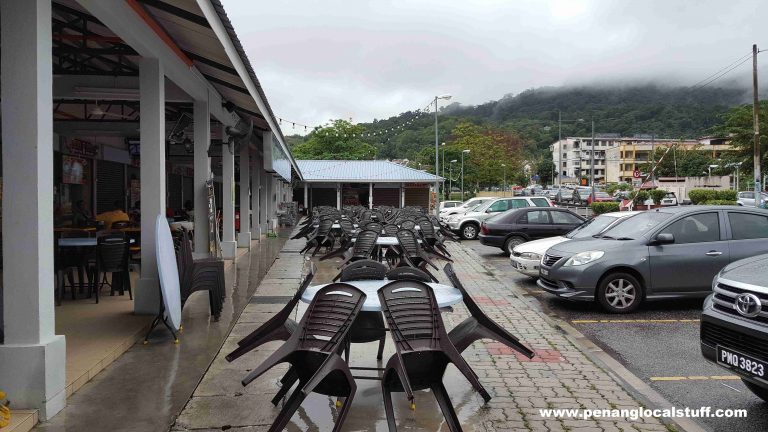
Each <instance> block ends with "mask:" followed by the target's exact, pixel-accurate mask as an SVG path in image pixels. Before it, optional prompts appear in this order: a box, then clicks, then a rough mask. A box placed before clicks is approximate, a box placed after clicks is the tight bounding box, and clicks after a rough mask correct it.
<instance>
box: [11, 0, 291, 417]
mask: <svg viewBox="0 0 768 432" xmlns="http://www.w3.org/2000/svg"><path fill="white" fill-rule="evenodd" d="M0 46H1V47H2V50H1V51H0V62H1V63H2V65H1V68H2V69H1V71H0V72H1V73H0V76H1V77H2V78H1V79H0V95H1V97H2V142H1V146H2V173H1V174H0V175H1V176H2V178H1V181H2V183H1V185H2V233H1V234H2V286H1V287H0V311H2V313H0V389H2V390H4V391H5V392H7V393H8V395H9V398H10V399H12V400H13V407H14V408H28V409H34V410H37V411H38V413H39V417H40V419H41V420H46V419H50V418H51V417H52V416H54V415H55V414H56V413H58V412H59V411H60V410H61V409H62V408H63V407H64V406H65V404H66V399H67V397H68V396H69V395H70V394H72V393H73V392H74V391H76V390H77V388H78V387H79V386H82V385H83V384H84V383H85V382H87V381H88V380H89V379H90V378H92V377H93V376H94V375H95V374H97V373H99V371H100V370H101V368H103V367H104V366H105V365H106V364H108V363H109V362H111V361H113V360H114V358H115V356H119V355H120V354H122V352H123V351H124V349H127V348H124V349H123V351H119V347H117V348H115V349H111V351H109V353H110V354H109V357H108V358H107V357H105V358H103V359H101V358H97V359H94V360H95V363H94V365H93V367H91V366H88V367H87V368H84V369H82V370H78V371H77V373H70V372H68V371H71V369H70V368H69V366H70V365H69V362H70V360H71V358H73V357H77V356H76V355H74V354H77V353H74V352H73V351H74V350H75V349H78V348H75V347H78V346H81V347H82V346H84V347H86V349H87V347H88V346H89V345H88V344H90V343H92V342H93V341H96V340H98V339H99V338H100V335H98V334H92V335H85V336H83V335H82V334H81V333H82V332H89V331H93V332H98V331H99V330H100V328H101V327H104V326H102V325H98V324H93V323H91V324H89V322H88V321H87V320H88V319H90V318H89V317H91V316H97V315H98V314H99V313H101V312H100V311H106V310H107V309H109V308H110V307H113V306H114V305H117V306H114V307H118V308H120V309H119V310H120V312H121V313H120V314H117V313H115V314H114V315H110V316H109V319H112V317H117V316H118V315H119V316H133V317H135V316H139V315H154V314H157V311H158V309H159V304H160V294H159V282H158V274H157V265H156V262H155V256H156V255H155V253H156V247H155V235H154V232H155V229H154V226H155V221H156V218H157V216H158V215H165V214H166V212H167V209H168V208H174V207H176V208H178V207H179V206H180V205H181V203H182V202H183V201H191V202H192V203H193V205H194V210H193V212H192V213H193V215H194V244H195V252H198V253H201V254H206V253H208V252H209V250H208V248H209V233H210V230H209V227H208V220H209V205H208V202H209V201H208V191H209V190H210V189H215V190H217V191H218V193H217V194H216V206H217V207H218V210H219V211H220V212H221V253H222V254H223V256H224V257H225V258H234V257H235V255H236V254H237V252H238V250H240V251H241V252H242V248H249V247H250V246H251V243H252V241H258V240H259V239H261V238H262V236H263V235H265V234H266V233H267V231H268V230H269V229H271V228H270V221H273V220H275V219H276V216H277V213H278V210H279V207H280V205H281V204H282V203H283V202H287V201H291V199H292V190H291V188H290V184H291V182H292V180H294V179H295V180H297V181H300V180H301V171H300V169H299V167H298V165H297V164H296V161H294V159H293V157H292V156H291V154H290V151H289V149H288V147H287V146H286V144H285V139H284V137H283V134H282V132H281V130H280V127H279V122H278V121H277V118H276V117H275V115H274V114H273V112H272V109H271V108H270V105H269V102H268V100H267V97H266V95H265V92H264V90H263V89H262V87H261V85H260V83H259V81H258V79H257V77H256V74H255V72H254V70H253V68H252V67H251V65H250V62H249V60H248V58H247V56H246V54H245V52H244V50H243V47H242V46H241V44H240V41H239V40H238V37H237V35H236V33H235V31H234V28H233V26H232V24H231V22H230V21H229V19H228V18H227V15H226V13H225V11H224V8H223V6H222V4H221V1H220V0H197V1H181V0H167V1H149V0H2V1H0ZM209 181H212V182H213V183H209ZM211 185H214V186H215V187H210V186H211ZM80 200H82V201H83V202H84V203H85V207H86V208H87V209H88V210H90V211H91V212H92V213H94V214H95V213H98V212H101V211H104V210H109V209H110V207H111V206H112V203H113V202H114V201H121V202H122V203H123V205H125V206H126V207H132V206H135V205H136V203H137V202H140V204H141V208H140V217H139V219H138V220H137V221H136V227H134V228H133V229H134V230H136V231H140V233H141V236H140V242H139V243H140V247H141V254H140V266H139V267H138V268H139V270H138V271H137V272H138V273H139V274H138V277H137V278H136V280H135V283H134V284H133V287H134V288H133V299H132V300H129V299H128V297H127V296H124V297H122V298H119V299H117V298H116V299H115V300H113V306H110V304H109V302H108V301H106V299H105V301H103V302H101V303H100V304H93V303H92V302H90V301H86V300H77V301H76V302H75V301H69V299H67V301H64V302H63V304H62V305H61V306H55V303H54V292H55V285H56V282H55V279H57V278H55V277H54V276H55V272H56V270H57V269H56V266H55V263H56V260H55V259H54V257H55V254H56V253H57V245H58V243H57V242H56V241H55V237H54V236H55V232H56V230H59V229H66V224H67V223H68V220H70V219H71V211H72V206H73V203H75V202H77V201H80ZM238 207H239V215H240V218H239V230H237V231H236V230H235V217H236V210H237V208H238ZM60 225H63V226H60ZM135 273H136V272H134V274H135ZM72 290H74V287H73V288H72ZM116 297H117V296H116ZM119 302H122V303H120V304H118V303H119ZM73 304H76V305H77V307H79V308H81V309H80V310H81V312H80V313H79V315H77V316H76V317H72V319H71V320H69V321H77V326H76V328H77V329H78V330H72V329H71V328H70V329H67V328H64V327H62V324H61V322H60V321H61V320H59V319H57V318H61V317H62V316H63V315H64V314H67V313H70V312H67V311H68V310H70V308H69V307H70V306H71V305H73ZM83 311H85V312H83ZM92 312H93V313H92ZM115 319H117V318H115ZM150 319H151V317H150ZM66 321H67V320H64V322H66ZM114 328H117V329H121V326H114ZM73 340H79V341H80V342H81V343H77V344H76V343H73V342H72V341H73ZM128 346H130V344H129V345H128ZM70 348H72V349H70ZM89 360H90V359H89ZM116 394H117V393H116ZM118 403H119V402H118ZM137 415H140V414H139V413H137Z"/></svg>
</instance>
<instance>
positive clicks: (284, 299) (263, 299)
mask: <svg viewBox="0 0 768 432" xmlns="http://www.w3.org/2000/svg"><path fill="white" fill-rule="evenodd" d="M292 298H293V297H291V296H253V297H251V300H250V301H249V302H248V303H251V304H286V303H288V302H289V301H290V300H291V299H292Z"/></svg>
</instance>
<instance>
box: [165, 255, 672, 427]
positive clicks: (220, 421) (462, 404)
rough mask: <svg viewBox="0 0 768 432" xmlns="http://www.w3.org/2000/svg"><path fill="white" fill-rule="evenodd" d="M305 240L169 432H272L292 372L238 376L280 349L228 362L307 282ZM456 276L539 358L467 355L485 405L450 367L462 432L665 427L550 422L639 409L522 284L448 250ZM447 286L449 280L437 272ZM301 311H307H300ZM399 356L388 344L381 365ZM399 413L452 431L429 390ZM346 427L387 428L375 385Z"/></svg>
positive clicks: (264, 289) (366, 359) (324, 417)
mask: <svg viewBox="0 0 768 432" xmlns="http://www.w3.org/2000/svg"><path fill="white" fill-rule="evenodd" d="M303 244H304V241H303V240H301V241H289V242H288V243H286V245H285V248H284V249H283V251H282V252H281V253H280V255H279V259H278V260H277V261H276V262H275V264H274V265H273V266H272V268H271V269H270V270H269V272H268V273H267V276H266V277H265V279H264V280H263V281H262V282H261V284H260V285H259V287H258V288H257V289H256V292H255V294H254V296H253V298H252V299H251V301H250V304H249V305H248V306H247V307H246V308H245V311H244V312H243V314H242V315H241V317H240V319H239V320H238V322H237V324H236V325H235V326H234V328H233V330H232V333H231V334H230V336H229V337H228V338H227V340H226V342H225V343H224V346H223V348H222V350H221V352H219V354H218V355H217V357H216V358H215V360H214V361H213V363H212V365H211V368H210V369H209V371H208V372H207V373H206V375H205V377H204V378H203V380H202V382H201V383H200V385H199V386H198V388H197V389H196V390H195V392H194V395H193V397H192V398H191V399H190V401H189V402H188V404H187V406H186V407H185V408H184V410H183V412H182V413H181V415H180V416H179V417H178V419H177V421H176V423H175V424H174V426H173V427H172V428H171V429H172V430H173V431H192V430H234V431H248V432H255V431H262V430H264V431H266V430H267V428H268V426H269V425H270V424H271V423H272V421H273V420H274V419H275V417H276V415H277V413H278V412H279V411H278V408H275V407H273V406H272V405H271V404H270V403H269V401H270V399H271V398H272V395H274V394H275V393H276V391H277V388H278V387H277V380H278V379H279V377H281V376H282V374H283V373H284V372H285V371H286V370H287V367H286V366H284V365H281V366H279V367H277V368H275V369H273V370H272V371H270V372H269V373H267V374H266V375H265V376H262V377H261V378H259V379H258V380H256V381H254V382H253V383H251V384H250V385H249V386H247V387H242V386H241V385H240V380H241V379H242V378H243V377H244V376H245V375H246V374H247V372H248V371H249V370H251V369H253V368H254V367H256V366H257V365H258V364H259V363H260V362H261V361H262V360H263V359H264V358H266V356H268V355H269V354H270V353H271V352H273V350H274V349H276V348H277V347H278V346H279V342H273V343H269V344H266V345H264V346H262V347H260V349H259V350H257V351H254V352H252V353H250V354H248V355H246V356H244V357H242V358H241V359H238V360H236V361H235V362H233V363H227V362H226V360H225V359H224V356H225V355H226V354H227V353H229V352H230V351H231V350H232V349H234V347H236V342H237V341H238V340H239V339H240V338H242V337H243V336H244V335H246V334H247V333H249V332H250V331H252V330H253V329H255V328H257V327H258V325H259V324H260V323H262V322H264V321H265V320H266V319H268V318H269V317H270V316H271V314H273V313H275V312H277V311H278V310H279V309H280V308H281V307H282V305H283V304H285V301H287V297H288V296H291V295H292V294H293V293H294V292H295V289H296V287H297V286H298V283H299V281H300V279H301V274H302V269H303V268H305V267H306V265H305V264H306V263H305V262H304V259H303V257H302V256H301V255H299V254H298V253H297V251H298V250H299V249H301V247H302V246H303ZM449 250H450V251H451V253H452V254H453V257H454V260H455V264H454V267H455V269H456V272H457V274H458V275H459V278H460V279H461V280H462V281H463V282H464V284H465V286H466V288H467V289H468V290H469V292H470V293H471V294H472V296H473V298H474V299H475V300H476V301H477V302H478V303H479V304H480V305H481V306H482V307H483V309H484V310H485V311H486V313H487V314H488V315H489V316H491V317H492V318H493V319H495V320H496V321H497V322H499V323H500V324H501V325H502V326H503V327H505V328H507V329H510V330H511V331H512V333H514V334H516V335H517V336H519V337H520V338H521V339H522V340H523V341H524V342H525V343H527V344H528V345H529V346H530V347H531V348H533V349H534V350H535V351H536V353H537V357H536V358H534V359H532V360H529V359H527V358H524V357H521V356H519V355H516V354H515V353H514V352H512V351H511V350H510V349H508V348H507V347H505V346H503V345H501V344H498V343H495V342H492V341H480V342H477V343H475V344H474V345H473V346H472V347H470V348H469V349H467V350H466V351H465V352H464V357H465V358H466V359H467V360H468V361H469V363H470V365H471V366H472V368H473V369H474V370H475V371H476V372H477V374H478V375H479V377H480V381H481V382H482V383H483V385H484V386H485V387H486V388H487V389H488V391H489V392H490V393H491V394H492V396H493V399H492V400H491V401H490V402H489V403H488V404H486V405H484V404H483V402H482V399H481V398H480V397H479V396H478V395H477V393H475V392H474V391H473V390H472V389H471V387H470V386H469V384H468V383H467V382H466V380H465V379H464V378H463V377H462V376H461V375H459V374H458V372H457V371H456V369H455V368H453V367H450V368H449V369H448V371H447V373H446V378H445V382H446V387H447V388H448V392H449V394H450V395H451V399H452V402H453V404H454V406H455V407H456V410H457V414H458V416H459V419H460V420H461V423H462V426H463V428H464V430H465V431H467V432H469V431H487V432H493V431H518V430H519V431H571V432H579V431H581V432H588V431H617V432H618V431H625V432H626V431H665V430H667V427H666V426H665V425H663V424H662V423H661V422H660V421H658V420H656V419H638V420H630V419H605V420H603V419H598V420H577V419H545V418H542V416H541V415H540V412H539V410H540V409H546V408H577V409H579V408H580V409H598V408H602V409H621V408H628V409H632V408H636V407H638V406H640V405H641V404H640V403H639V402H637V401H636V400H634V399H633V398H632V397H631V396H630V395H629V394H628V393H627V392H626V391H625V390H624V389H623V388H622V387H621V386H620V385H619V384H618V383H617V381H615V380H614V379H613V378H612V376H611V375H609V374H608V373H607V372H606V371H604V370H602V369H601V368H599V367H598V366H597V365H595V364H594V363H593V362H591V361H590V360H589V359H588V358H587V357H586V356H585V354H584V353H583V352H582V351H581V350H580V349H579V348H578V347H577V346H575V345H574V344H573V343H572V342H571V341H570V340H569V339H568V338H566V337H565V335H564V334H563V333H562V332H561V331H559V330H558V329H557V328H556V327H555V326H554V325H553V324H552V323H551V322H550V321H549V320H548V318H546V317H545V316H544V315H542V314H541V313H540V312H538V311H536V310H534V309H533V308H532V307H531V306H530V305H529V304H528V303H527V301H528V300H526V299H525V298H524V297H523V296H522V292H519V291H518V289H517V288H514V287H510V286H508V285H505V284H504V283H503V282H502V281H500V280H499V279H498V278H497V276H496V275H497V274H499V273H498V272H497V271H496V270H495V269H494V268H493V267H491V266H489V265H487V264H485V263H484V262H483V260H482V259H481V258H480V257H479V256H478V255H477V254H476V253H475V252H473V251H472V250H470V249H469V248H466V247H464V246H461V245H460V244H454V243H451V244H449ZM337 263H338V261H336V263H329V262H327V261H326V262H323V263H320V266H319V267H320V272H319V274H318V275H317V277H316V280H315V282H314V283H322V282H326V281H330V279H331V278H332V277H333V275H335V272H336V270H335V265H337ZM438 278H439V279H441V281H443V283H447V280H446V278H445V276H444V275H442V274H441V275H439V276H438ZM299 309H300V310H299V311H298V313H297V315H300V314H301V313H302V312H303V310H302V309H303V307H300V308H299ZM466 316H467V312H466V310H465V308H464V307H463V305H457V306H455V307H454V312H453V313H445V314H443V317H444V320H445V321H446V326H447V327H448V328H451V327H452V326H454V325H455V324H457V323H459V322H460V321H461V320H463V319H464V318H465V317H466ZM376 347H377V344H376V343H371V344H361V345H354V346H353V347H352V363H354V364H355V365H358V366H377V363H376V361H375V352H376ZM392 353H393V347H392V344H391V343H390V342H389V341H388V343H387V345H386V350H385V355H384V359H385V361H386V359H387V358H388V357H389V356H390V355H391V354H392ZM394 400H395V411H396V416H397V419H398V425H399V427H400V429H401V430H409V431H437V430H447V426H445V425H444V424H443V419H442V415H441V414H440V411H439V409H438V407H437V404H436V403H435V401H434V398H433V397H432V395H431V394H429V392H417V399H416V405H417V410H416V411H415V412H414V411H410V410H409V409H408V405H407V400H406V399H405V397H403V396H402V395H401V394H396V395H395V397H394ZM335 414H336V409H335V407H334V403H333V401H332V400H331V399H330V398H328V397H325V396H321V395H316V394H312V395H310V397H308V398H307V399H306V400H305V401H304V403H303V405H302V407H301V408H300V409H299V411H297V414H296V415H294V417H293V419H292V421H291V423H290V424H289V426H288V428H287V430H289V431H320V430H321V431H327V430H330V429H331V428H332V423H333V421H334V418H335ZM344 429H345V430H349V431H386V430H387V427H386V420H385V415H384V410H383V407H382V399H381V392H380V390H379V383H378V382H376V381H362V382H359V384H358V392H357V395H356V396H355V399H354V402H353V406H352V408H351V410H350V414H349V416H348V418H347V421H346V424H345V428H344Z"/></svg>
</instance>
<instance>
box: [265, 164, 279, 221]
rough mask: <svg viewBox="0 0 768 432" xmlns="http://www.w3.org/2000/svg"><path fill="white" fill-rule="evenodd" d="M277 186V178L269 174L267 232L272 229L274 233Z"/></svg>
mask: <svg viewBox="0 0 768 432" xmlns="http://www.w3.org/2000/svg"><path fill="white" fill-rule="evenodd" d="M275 186H276V185H275V178H274V177H272V174H269V173H267V227H268V229H267V231H269V230H270V229H272V230H273V231H274V226H273V225H272V219H274V218H275V203H276V202H277V198H276V196H277V191H276V188H275Z"/></svg>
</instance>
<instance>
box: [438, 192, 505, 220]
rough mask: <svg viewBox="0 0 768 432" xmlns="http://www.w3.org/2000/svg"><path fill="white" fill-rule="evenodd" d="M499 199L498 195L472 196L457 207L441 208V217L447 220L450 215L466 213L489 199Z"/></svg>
mask: <svg viewBox="0 0 768 432" xmlns="http://www.w3.org/2000/svg"><path fill="white" fill-rule="evenodd" d="M495 199H497V198H496V197H477V198H470V199H468V200H466V201H464V204H462V205H460V206H456V207H451V208H446V209H443V210H440V219H442V220H443V221H445V220H447V219H448V217H450V216H453V215H457V214H464V213H466V212H467V211H468V210H471V209H473V208H475V207H477V206H478V205H480V204H483V203H487V202H488V201H492V200H495Z"/></svg>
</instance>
